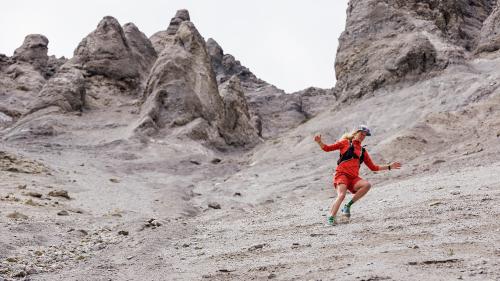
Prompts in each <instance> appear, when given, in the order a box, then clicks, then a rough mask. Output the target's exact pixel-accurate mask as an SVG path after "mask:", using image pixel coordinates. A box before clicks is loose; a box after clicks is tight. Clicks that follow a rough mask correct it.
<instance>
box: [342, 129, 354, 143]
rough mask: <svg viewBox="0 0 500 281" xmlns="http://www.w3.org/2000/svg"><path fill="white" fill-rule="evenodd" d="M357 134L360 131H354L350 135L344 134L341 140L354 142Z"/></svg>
mask: <svg viewBox="0 0 500 281" xmlns="http://www.w3.org/2000/svg"><path fill="white" fill-rule="evenodd" d="M357 132H358V131H356V130H354V131H352V132H350V133H344V134H343V135H342V137H340V139H341V140H349V141H352V139H353V138H354V136H356V133H357Z"/></svg>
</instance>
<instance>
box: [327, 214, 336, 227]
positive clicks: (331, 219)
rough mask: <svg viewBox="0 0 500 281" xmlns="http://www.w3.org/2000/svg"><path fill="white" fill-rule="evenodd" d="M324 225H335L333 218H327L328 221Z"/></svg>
mask: <svg viewBox="0 0 500 281" xmlns="http://www.w3.org/2000/svg"><path fill="white" fill-rule="evenodd" d="M326 224H327V225H329V226H334V225H335V217H334V216H328V220H327V222H326Z"/></svg>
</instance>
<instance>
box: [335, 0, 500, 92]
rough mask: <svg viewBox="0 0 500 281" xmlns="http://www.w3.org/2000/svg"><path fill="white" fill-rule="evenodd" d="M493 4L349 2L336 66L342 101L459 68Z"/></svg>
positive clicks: (481, 0) (476, 0) (479, 0)
mask: <svg viewBox="0 0 500 281" xmlns="http://www.w3.org/2000/svg"><path fill="white" fill-rule="evenodd" d="M493 5H494V1H492V0H471V1H466V0H459V1H434V0H427V1H416V0H412V1H401V0H390V1H376V0H370V1H354V0H353V1H350V2H349V6H348V9H347V22H346V30H345V31H344V32H343V33H342V35H341V37H340V38H339V43H340V44H339V48H338V51H337V57H336V61H335V73H336V77H337V85H336V89H335V92H336V94H337V95H338V96H339V97H340V98H341V100H345V99H349V98H356V97H360V96H363V95H365V94H368V93H372V92H373V91H375V90H376V89H378V88H380V87H382V86H384V85H388V84H391V83H396V82H399V81H404V80H410V81H411V80H413V79H425V77H427V76H428V75H431V74H430V73H431V72H433V71H439V70H442V69H444V68H446V66H448V65H449V64H453V63H462V62H463V61H464V60H465V59H466V56H467V55H466V54H467V53H468V52H470V51H472V50H474V48H475V46H476V45H477V42H478V38H479V32H480V30H481V26H482V23H483V21H484V20H485V19H486V18H487V17H488V15H489V14H490V13H491V10H492V8H493Z"/></svg>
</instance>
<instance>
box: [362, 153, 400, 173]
mask: <svg viewBox="0 0 500 281" xmlns="http://www.w3.org/2000/svg"><path fill="white" fill-rule="evenodd" d="M364 154H365V156H364V159H363V162H364V163H365V164H366V166H368V168H370V170H372V171H374V172H375V171H384V170H396V169H399V168H401V163H399V162H392V163H390V164H387V165H376V164H374V163H373V161H372V158H371V157H370V154H368V152H367V151H366V150H365V153H364Z"/></svg>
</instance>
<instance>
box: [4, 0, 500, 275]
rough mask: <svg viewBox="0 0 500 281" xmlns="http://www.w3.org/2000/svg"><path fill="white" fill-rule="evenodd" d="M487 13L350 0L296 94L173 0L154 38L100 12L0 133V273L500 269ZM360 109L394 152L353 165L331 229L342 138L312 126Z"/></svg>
mask: <svg viewBox="0 0 500 281" xmlns="http://www.w3.org/2000/svg"><path fill="white" fill-rule="evenodd" d="M496 14H497V9H496V8H495V6H494V5H493V3H492V2H491V1H455V2H453V1H451V2H450V1H448V2H442V1H424V2H422V1H420V2H419V1H413V2H412V1H409V2H408V1H351V2H350V9H349V10H348V22H347V26H346V33H344V35H343V37H342V39H341V40H342V42H341V45H342V46H341V48H340V49H339V53H338V54H337V56H338V59H337V61H338V63H337V66H338V67H336V71H337V76H338V77H339V78H341V79H340V80H339V85H338V87H336V88H335V89H333V90H323V89H315V88H309V89H306V90H304V91H301V92H298V93H294V94H285V93H283V92H282V91H279V90H278V89H276V88H275V87H274V86H272V85H268V84H266V83H264V84H261V83H262V82H261V81H260V80H255V79H257V78H255V79H254V76H251V75H250V74H249V72H247V71H246V70H245V69H246V68H245V67H244V66H242V65H241V63H236V60H233V59H231V58H230V57H228V58H229V59H228V60H227V62H229V63H228V64H226V65H224V62H225V60H224V59H223V58H224V57H225V56H226V55H225V54H224V52H223V51H222V49H221V48H220V46H219V47H217V46H216V42H215V41H213V42H212V41H210V40H209V41H210V43H208V42H205V40H204V39H203V37H202V36H201V35H200V34H199V33H198V31H197V30H196V28H195V27H194V24H193V23H192V22H191V21H190V18H189V13H188V12H187V11H185V10H181V11H179V12H177V14H176V16H175V17H174V18H173V19H172V20H171V25H170V26H169V27H168V28H167V30H166V31H165V32H164V33H160V34H158V37H155V38H156V39H158V40H153V37H152V39H151V41H153V43H152V44H148V42H149V40H145V36H142V35H141V34H140V33H138V32H137V31H138V30H136V28H134V26H132V25H126V26H125V27H124V28H123V30H121V31H120V28H121V27H120V25H119V24H117V22H115V20H113V19H112V18H109V17H106V18H104V19H103V21H102V22H101V23H100V24H99V26H98V28H97V29H96V30H95V31H94V32H92V33H91V34H89V37H87V38H86V39H85V40H83V41H82V44H81V45H80V47H79V48H83V49H79V51H78V54H80V55H78V56H76V55H75V58H72V59H71V60H70V61H68V62H67V63H66V64H65V65H63V66H62V67H61V68H60V69H59V70H58V71H57V73H56V74H55V75H54V76H52V77H51V78H50V79H49V80H48V82H46V83H45V84H44V85H43V87H42V89H41V91H40V96H38V101H37V103H36V104H34V105H33V106H32V107H31V109H32V110H31V111H29V108H27V109H23V110H26V112H29V113H26V114H25V115H24V116H23V117H22V118H21V120H19V121H18V122H17V123H16V124H15V125H12V122H14V121H15V120H10V121H9V122H11V123H8V125H6V126H7V127H8V128H7V130H5V131H1V132H0V136H1V137H2V140H3V142H2V152H0V170H1V171H2V174H1V175H0V178H1V181H0V182H1V183H0V192H1V193H0V195H1V196H0V200H1V202H2V204H0V212H1V213H0V223H1V226H2V227H0V259H1V261H2V267H1V268H0V276H1V278H4V277H5V278H25V277H27V278H31V279H36V280H81V279H82V278H83V279H89V280H108V279H112V280H131V279H132V280H144V279H147V280H165V279H168V280H169V279H175V280H197V279H206V280H250V279H258V280H260V279H278V280H304V279H341V280H391V279H392V280H451V279H471V280H496V279H498V278H500V266H499V263H498V254H499V251H498V249H497V247H495V246H492V245H497V242H498V235H497V232H498V229H499V227H500V225H499V218H500V209H499V208H498V206H497V205H498V204H495V203H496V202H497V201H498V200H499V199H500V184H499V181H498V176H497V175H498V173H499V172H500V158H499V156H498V155H500V154H499V153H500V146H499V145H498V140H499V137H500V121H499V120H500V90H499V87H498V85H499V84H498V81H499V79H500V72H499V71H498V69H499V67H500V59H499V58H498V55H499V52H498V51H497V50H496V48H495V47H494V42H495V41H494V39H493V38H495V33H494V28H493V26H494V23H495V18H496ZM483 22H484V25H483V26H482V27H481V24H482V23H483ZM358 28H359V29H358ZM355 31H363V32H360V33H356V32H355ZM351 32H352V33H351ZM379 32H380V33H379ZM391 34H392V35H391ZM378 36H381V37H378ZM485 38H488V39H485ZM485 40H486V41H488V42H492V43H493V44H492V45H493V47H490V46H488V47H485V48H482V47H481V46H484V43H485V42H486V41H485ZM490 40H491V41H490ZM89 42H93V43H92V44H90V43H89ZM141 42H142V43H141ZM351 44H352V45H351ZM488 44H489V43H488ZM114 45H116V53H112V54H107V53H108V52H110V51H114V50H115V48H113V49H109V46H114ZM217 45H218V44H217ZM92 46H102V48H97V49H93V48H92ZM362 47H366V49H363V48H362ZM153 48H154V49H155V52H154V53H156V54H157V55H158V57H157V59H155V56H154V53H153V51H152V50H153ZM42 49H43V48H42ZM42 51H43V50H42ZM352 52H354V54H353V53H352ZM389 55H390V56H389ZM392 55H396V56H395V57H396V58H397V59H396V60H392V59H394V56H392ZM386 56H389V57H387V59H386ZM226 57H227V56H226ZM0 58H1V60H0V62H1V64H0V66H1V67H2V71H4V70H3V69H5V68H6V67H8V66H9V65H12V63H13V61H12V58H6V57H0ZM221 58H222V60H221ZM377 58H380V60H374V59H377ZM366 59H368V61H367V60H366ZM75 61H78V63H77V64H75ZM233 62H234V64H233ZM364 62H366V63H364ZM115 63H116V65H114V64H115ZM126 63H129V64H133V65H132V67H131V68H130V69H129V70H122V69H121V68H120V67H119V66H123V65H124V64H126ZM107 64H109V65H111V66H110V67H109V68H107V66H106V65H107ZM386 66H388V69H385V67H386ZM148 68H150V71H149V73H148V75H147V76H146V75H143V74H144V72H145V69H148ZM382 68H384V70H382V72H383V73H384V74H383V75H382V76H381V77H382V78H384V79H385V80H383V81H382V80H377V79H378V76H377V77H375V76H373V75H374V74H377V73H376V72H377V71H378V70H381V69H382ZM250 73H251V72H250ZM384 75H386V76H384ZM374 77H375V78H374ZM245 79H248V80H245ZM373 79H375V80H373ZM9 81H11V80H9ZM373 81H378V82H376V83H375V84H376V87H372V86H373V85H375V84H370V83H372V82H373ZM380 81H382V82H380ZM358 82H359V83H361V84H359V86H360V88H359V89H358V88H356V87H351V86H353V85H358V84H357V83H358ZM379 82H380V83H379ZM9 83H12V85H16V84H15V83H14V82H12V81H11V82H9ZM363 83H367V84H363ZM367 85H368V86H367ZM370 85H371V86H370ZM254 86H255V87H254ZM365 86H366V87H365ZM360 89H361V90H360ZM363 91H365V92H363ZM37 104H38V105H39V104H42V105H46V106H41V107H37V106H36V105H37ZM2 105H4V104H2ZM6 108H7V109H9V107H6ZM2 112H4V111H2ZM5 112H8V111H7V110H6V111H5ZM23 112H25V111H23ZM0 117H1V116H0ZM359 123H365V124H368V125H369V126H370V128H371V129H372V130H373V136H372V137H369V138H367V139H366V144H367V145H368V146H367V149H368V150H369V152H370V154H371V155H372V158H373V159H374V160H375V162H377V163H379V164H385V163H387V162H389V161H395V160H399V161H401V162H402V163H403V168H402V169H401V170H398V171H391V172H381V173H375V174H372V173H368V172H367V169H366V168H362V170H361V175H362V177H364V178H365V179H367V180H369V181H370V182H371V183H372V184H373V188H372V189H371V191H370V192H369V193H368V195H367V196H366V197H365V198H363V200H362V201H360V202H358V203H356V204H355V205H354V206H353V218H352V220H351V221H350V222H349V223H347V222H345V221H343V222H342V223H341V224H339V225H337V226H335V227H328V228H327V227H325V226H324V223H323V222H324V216H325V215H326V212H327V209H328V207H329V204H330V203H331V200H332V199H333V198H335V195H336V194H335V192H334V191H333V188H332V186H331V181H332V179H331V176H332V175H331V174H332V170H333V169H334V168H335V160H336V159H337V156H338V154H337V153H336V152H333V153H329V154H326V153H324V152H323V151H321V150H320V149H319V147H318V146H317V144H315V143H314V142H313V141H312V138H313V136H314V135H315V134H319V133H320V134H322V135H323V138H324V140H325V142H328V143H331V142H334V141H335V140H336V139H337V138H338V137H339V136H340V135H341V134H342V133H343V132H344V131H346V130H349V129H351V127H353V126H355V125H357V124H359ZM259 135H260V136H262V137H263V138H262V139H261V138H260V136H259ZM252 141H255V142H252ZM242 147H243V149H242ZM214 148H216V149H214Z"/></svg>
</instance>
